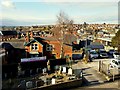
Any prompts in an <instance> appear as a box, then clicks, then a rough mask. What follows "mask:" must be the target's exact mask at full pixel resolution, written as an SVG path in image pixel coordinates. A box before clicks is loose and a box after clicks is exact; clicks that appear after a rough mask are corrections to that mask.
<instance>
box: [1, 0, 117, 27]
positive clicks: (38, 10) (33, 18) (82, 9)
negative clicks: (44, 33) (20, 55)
mask: <svg viewBox="0 0 120 90" xmlns="http://www.w3.org/2000/svg"><path fill="white" fill-rule="evenodd" d="M6 1H9V2H3V3H1V4H2V5H1V6H0V8H1V11H2V12H1V13H2V14H1V15H0V21H1V22H2V25H5V26H16V25H44V24H56V21H57V18H56V15H58V14H59V12H60V11H64V12H65V13H66V14H67V15H68V16H69V18H71V19H73V21H74V23H78V24H80V23H83V22H87V23H118V3H117V2H47V1H46V2H38V1H35V2H15V1H14V2H11V1H10V0H6Z"/></svg>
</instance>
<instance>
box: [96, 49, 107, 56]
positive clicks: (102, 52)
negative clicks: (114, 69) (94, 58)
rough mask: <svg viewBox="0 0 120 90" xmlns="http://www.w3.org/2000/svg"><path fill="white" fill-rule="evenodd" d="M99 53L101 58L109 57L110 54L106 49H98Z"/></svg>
mask: <svg viewBox="0 0 120 90" xmlns="http://www.w3.org/2000/svg"><path fill="white" fill-rule="evenodd" d="M98 54H99V57H100V58H108V54H107V52H106V51H105V50H104V49H100V50H99V51H98Z"/></svg>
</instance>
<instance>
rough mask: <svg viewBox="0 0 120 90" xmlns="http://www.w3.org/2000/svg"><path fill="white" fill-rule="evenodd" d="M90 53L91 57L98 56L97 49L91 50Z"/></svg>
mask: <svg viewBox="0 0 120 90" xmlns="http://www.w3.org/2000/svg"><path fill="white" fill-rule="evenodd" d="M89 53H90V54H89V55H90V58H91V59H95V58H98V53H97V52H96V51H95V50H90V51H89Z"/></svg>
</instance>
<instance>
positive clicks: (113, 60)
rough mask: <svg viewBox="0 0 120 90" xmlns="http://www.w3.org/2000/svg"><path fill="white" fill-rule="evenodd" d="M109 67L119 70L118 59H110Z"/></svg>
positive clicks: (119, 60)
mask: <svg viewBox="0 0 120 90" xmlns="http://www.w3.org/2000/svg"><path fill="white" fill-rule="evenodd" d="M110 66H111V67H116V68H118V69H120V59H111V62H110Z"/></svg>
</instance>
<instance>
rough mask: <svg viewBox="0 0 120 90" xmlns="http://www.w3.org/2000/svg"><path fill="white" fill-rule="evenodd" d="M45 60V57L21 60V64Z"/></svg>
mask: <svg viewBox="0 0 120 90" xmlns="http://www.w3.org/2000/svg"><path fill="white" fill-rule="evenodd" d="M41 60H46V56H44V57H33V58H22V59H21V62H35V61H41Z"/></svg>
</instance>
